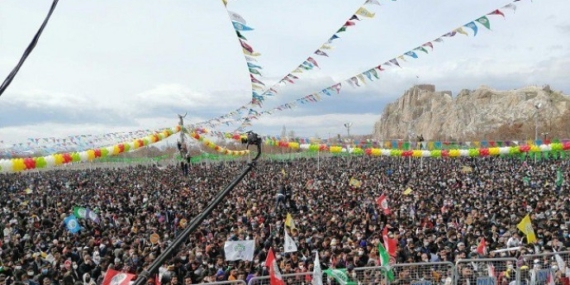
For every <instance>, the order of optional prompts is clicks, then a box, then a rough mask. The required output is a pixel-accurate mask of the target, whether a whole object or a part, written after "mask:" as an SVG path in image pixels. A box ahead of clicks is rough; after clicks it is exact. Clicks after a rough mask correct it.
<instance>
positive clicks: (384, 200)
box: [376, 194, 390, 215]
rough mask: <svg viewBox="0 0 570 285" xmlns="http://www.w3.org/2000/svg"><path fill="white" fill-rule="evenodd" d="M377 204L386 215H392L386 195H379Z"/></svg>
mask: <svg viewBox="0 0 570 285" xmlns="http://www.w3.org/2000/svg"><path fill="white" fill-rule="evenodd" d="M376 204H378V206H380V208H382V210H383V211H384V215H390V206H388V199H387V198H386V195H384V194H382V196H380V197H378V199H376Z"/></svg>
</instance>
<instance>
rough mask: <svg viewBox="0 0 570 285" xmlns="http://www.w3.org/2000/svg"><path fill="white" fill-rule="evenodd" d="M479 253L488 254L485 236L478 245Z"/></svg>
mask: <svg viewBox="0 0 570 285" xmlns="http://www.w3.org/2000/svg"><path fill="white" fill-rule="evenodd" d="M477 253H479V254H480V255H485V254H487V245H486V244H485V238H482V239H481V241H480V242H479V245H478V246H477Z"/></svg>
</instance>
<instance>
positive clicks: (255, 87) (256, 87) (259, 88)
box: [251, 83, 263, 90]
mask: <svg viewBox="0 0 570 285" xmlns="http://www.w3.org/2000/svg"><path fill="white" fill-rule="evenodd" d="M251 88H253V89H255V90H263V86H261V85H257V84H255V83H252V84H251Z"/></svg>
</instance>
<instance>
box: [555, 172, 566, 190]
mask: <svg viewBox="0 0 570 285" xmlns="http://www.w3.org/2000/svg"><path fill="white" fill-rule="evenodd" d="M562 183H564V177H562V170H560V169H558V171H556V186H562Z"/></svg>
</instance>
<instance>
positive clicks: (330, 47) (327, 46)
mask: <svg viewBox="0 0 570 285" xmlns="http://www.w3.org/2000/svg"><path fill="white" fill-rule="evenodd" d="M320 49H333V47H332V46H329V45H327V44H324V45H322V46H321V48H320Z"/></svg>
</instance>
